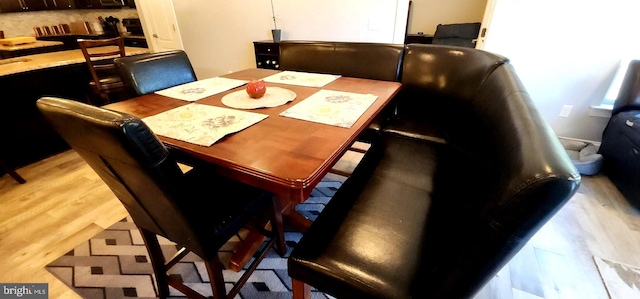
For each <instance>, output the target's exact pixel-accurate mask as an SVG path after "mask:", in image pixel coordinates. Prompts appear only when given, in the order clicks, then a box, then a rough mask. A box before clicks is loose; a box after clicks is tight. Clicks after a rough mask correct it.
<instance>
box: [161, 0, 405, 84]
mask: <svg viewBox="0 0 640 299" xmlns="http://www.w3.org/2000/svg"><path fill="white" fill-rule="evenodd" d="M408 3H409V2H408V0H350V1H344V0H306V1H299V0H273V4H274V8H275V15H276V19H277V24H278V28H280V29H282V39H283V40H287V39H301V40H326V41H367V42H383V43H402V42H403V41H404V33H405V32H404V31H405V27H406V18H407V8H408ZM173 4H174V7H175V10H176V17H177V19H178V25H179V28H180V33H181V35H182V41H183V44H184V49H185V51H186V52H187V54H188V55H189V59H190V60H191V61H192V64H193V65H194V69H195V71H196V74H197V75H198V77H199V78H207V77H211V76H217V75H221V74H225V73H228V72H231V71H237V70H241V69H245V68H252V67H255V60H254V59H255V57H254V52H253V51H254V50H253V41H258V40H270V39H271V29H273V20H272V18H271V6H270V1H269V0H235V1H223V0H189V1H180V0H173ZM397 11H400V12H401V13H397Z"/></svg>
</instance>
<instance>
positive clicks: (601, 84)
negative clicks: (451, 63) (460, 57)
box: [485, 0, 640, 141]
mask: <svg viewBox="0 0 640 299" xmlns="http://www.w3.org/2000/svg"><path fill="white" fill-rule="evenodd" d="M638 11H640V1H637V0H609V1H599V0H537V1H516V0H497V4H496V7H495V11H494V15H493V19H492V22H491V27H490V30H489V32H488V36H487V41H486V45H485V50H487V51H491V52H496V53H499V54H502V55H505V56H507V57H508V58H510V59H511V62H512V64H513V66H514V67H515V69H516V71H517V73H518V75H519V76H520V78H521V80H522V81H523V83H524V85H525V86H526V88H527V90H528V91H529V93H530V94H531V96H532V98H533V100H534V101H535V103H536V107H537V108H538V109H539V110H540V112H541V113H542V114H543V116H544V118H545V119H546V120H547V121H548V122H549V124H551V126H552V128H553V129H554V130H555V132H556V134H558V135H559V136H566V137H573V138H578V139H586V140H595V141H599V140H601V135H602V131H603V129H604V127H605V125H606V123H607V121H608V118H602V117H595V116H589V112H590V106H591V105H598V104H599V103H600V102H601V101H602V99H603V97H604V95H605V93H606V91H607V88H608V86H609V83H610V82H611V80H612V78H613V75H614V72H615V69H616V67H617V66H618V62H619V61H620V59H621V58H622V57H625V56H627V55H629V54H630V53H640V35H639V33H640V32H639V31H640V30H639V29H637V28H638V18H637V12H638ZM563 105H572V106H573V110H572V112H571V114H570V115H569V117H567V118H565V117H559V113H560V110H561V109H562V106H563Z"/></svg>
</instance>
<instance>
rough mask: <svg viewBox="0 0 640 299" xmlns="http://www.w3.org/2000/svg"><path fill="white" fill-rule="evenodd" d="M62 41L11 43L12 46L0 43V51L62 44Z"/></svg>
mask: <svg viewBox="0 0 640 299" xmlns="http://www.w3.org/2000/svg"><path fill="white" fill-rule="evenodd" d="M63 44H64V43H62V42H53V41H40V40H39V41H36V42H35V43H28V44H21V45H13V46H5V45H0V51H19V50H26V49H33V48H43V47H51V46H62V45H63Z"/></svg>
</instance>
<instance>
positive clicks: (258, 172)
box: [104, 69, 400, 203]
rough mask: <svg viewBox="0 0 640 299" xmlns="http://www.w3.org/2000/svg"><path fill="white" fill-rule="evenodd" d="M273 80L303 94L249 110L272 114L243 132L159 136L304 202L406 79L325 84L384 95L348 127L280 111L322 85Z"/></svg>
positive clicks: (153, 109)
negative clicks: (202, 138) (205, 138)
mask: <svg viewBox="0 0 640 299" xmlns="http://www.w3.org/2000/svg"><path fill="white" fill-rule="evenodd" d="M277 72H279V71H275V70H266V69H248V70H243V71H239V72H235V73H230V74H227V75H225V76H223V77H227V78H233V79H243V80H251V79H259V78H263V77H266V76H269V75H272V74H275V73H277ZM270 86H278V87H282V88H286V89H290V90H292V91H294V92H295V93H296V94H297V97H296V99H295V100H293V101H292V102H289V103H287V104H285V105H282V106H279V107H274V108H261V109H253V110H249V111H251V112H256V113H261V114H267V115H269V117H267V118H266V119H265V120H263V121H261V122H259V123H257V124H255V125H253V126H250V127H248V128H246V129H244V130H242V131H240V132H237V133H234V134H231V135H227V136H226V137H224V138H223V139H221V140H219V141H218V142H216V143H215V144H213V145H212V146H199V145H195V144H192V143H188V142H184V141H180V140H176V139H172V138H167V137H164V136H159V138H160V139H161V140H162V141H163V142H164V143H165V144H167V145H168V146H170V147H173V148H174V149H175V150H179V151H181V152H182V153H184V154H187V155H189V156H192V157H196V158H198V159H201V160H205V161H208V162H211V163H213V164H215V165H218V166H220V167H219V169H220V173H221V174H223V175H226V176H229V177H232V178H234V179H237V180H239V181H242V182H245V183H247V184H250V185H254V186H256V187H259V188H262V189H265V190H268V191H271V192H273V193H275V194H277V195H278V196H280V197H281V198H283V199H288V200H290V201H293V202H295V203H299V202H302V201H304V200H305V199H306V198H307V197H308V196H309V194H310V193H311V191H312V190H313V188H314V187H315V185H316V184H317V183H318V182H319V181H320V180H321V179H322V178H323V177H324V175H326V173H327V172H328V171H329V170H330V169H331V167H332V166H333V165H334V164H335V163H336V162H337V161H338V160H339V159H340V157H341V156H342V154H343V153H344V152H345V151H346V150H347V149H348V148H349V147H350V145H351V144H352V143H353V142H354V141H355V140H356V138H357V136H358V135H359V134H360V133H361V132H362V131H363V130H365V129H366V128H367V127H368V126H369V124H370V123H371V121H372V120H373V118H374V117H375V116H376V115H377V114H378V113H379V112H380V111H381V109H382V108H383V107H384V106H385V105H386V104H387V103H388V102H389V101H390V99H391V98H392V97H393V96H394V95H395V94H396V93H397V92H398V90H399V88H400V83H398V82H387V81H376V80H368V79H358V78H348V77H341V78H339V79H337V80H336V81H333V82H332V83H330V84H328V85H326V86H324V87H322V89H329V90H338V91H346V92H354V93H363V94H374V95H376V96H378V99H377V100H376V101H375V102H374V103H373V104H372V105H371V106H370V107H369V109H367V110H366V111H365V113H364V114H363V115H362V116H361V117H360V118H359V119H358V121H357V122H356V123H355V124H354V125H353V126H352V127H351V128H348V129H347V128H341V127H337V126H331V125H325V124H320V123H315V122H309V121H303V120H298V119H294V118H289V117H283V116H280V115H279V114H280V113H281V112H283V111H284V110H286V109H288V108H289V107H292V106H293V105H295V104H297V103H299V102H300V101H302V100H304V99H305V98H307V97H308V96H310V95H311V94H313V93H315V92H316V91H318V90H320V88H313V87H303V86H295V85H284V84H274V83H267V88H269V87H270ZM243 88H244V85H243V86H241V87H238V88H235V89H231V90H229V91H226V92H223V93H219V94H216V95H213V96H210V97H207V98H204V99H202V100H199V101H196V102H195V103H199V104H206V105H213V106H219V107H225V108H228V107H227V106H225V105H224V104H222V102H221V99H222V97H223V96H224V95H226V94H228V93H230V92H233V91H236V90H240V89H243ZM187 104H189V102H186V101H181V100H178V99H173V98H169V97H165V96H161V95H158V94H148V95H144V96H140V97H137V98H134V99H130V100H126V101H122V102H118V103H114V104H110V105H107V106H105V107H104V108H107V109H113V110H116V111H121V112H126V113H129V114H132V115H135V116H137V117H140V118H144V117H147V116H151V115H155V114H158V113H160V112H164V111H167V110H169V109H172V108H176V107H179V106H183V105H187Z"/></svg>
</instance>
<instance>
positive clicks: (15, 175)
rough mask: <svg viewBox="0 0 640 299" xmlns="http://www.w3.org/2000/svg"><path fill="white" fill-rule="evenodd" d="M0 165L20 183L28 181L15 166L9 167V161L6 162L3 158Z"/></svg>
mask: <svg viewBox="0 0 640 299" xmlns="http://www.w3.org/2000/svg"><path fill="white" fill-rule="evenodd" d="M0 167H2V169H4V171H6V172H7V173H8V174H9V175H10V176H11V177H12V178H13V179H14V180H16V181H17V182H18V183H20V184H24V183H26V182H27V181H26V180H25V179H23V178H22V177H21V176H20V175H19V174H18V173H17V172H16V171H15V170H13V168H11V167H9V165H7V163H5V162H4V161H3V160H0Z"/></svg>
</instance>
